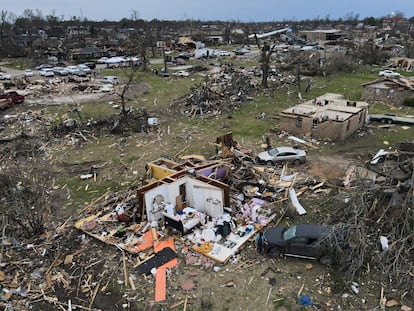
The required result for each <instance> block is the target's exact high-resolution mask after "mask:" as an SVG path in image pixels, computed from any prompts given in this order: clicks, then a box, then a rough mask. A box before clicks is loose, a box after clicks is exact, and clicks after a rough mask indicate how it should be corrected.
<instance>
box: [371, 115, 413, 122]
mask: <svg viewBox="0 0 414 311" xmlns="http://www.w3.org/2000/svg"><path fill="white" fill-rule="evenodd" d="M368 120H369V121H378V122H381V123H386V124H392V123H399V124H412V125H414V118H411V117H400V116H397V115H395V114H388V113H386V114H370V115H368Z"/></svg>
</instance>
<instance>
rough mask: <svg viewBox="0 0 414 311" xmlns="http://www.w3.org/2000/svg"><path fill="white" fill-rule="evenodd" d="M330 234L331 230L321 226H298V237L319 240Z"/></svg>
mask: <svg viewBox="0 0 414 311" xmlns="http://www.w3.org/2000/svg"><path fill="white" fill-rule="evenodd" d="M328 232H329V228H328V227H325V226H321V225H311V224H299V225H296V237H308V238H311V239H318V238H320V237H321V236H323V235H326V234H327V233H328Z"/></svg>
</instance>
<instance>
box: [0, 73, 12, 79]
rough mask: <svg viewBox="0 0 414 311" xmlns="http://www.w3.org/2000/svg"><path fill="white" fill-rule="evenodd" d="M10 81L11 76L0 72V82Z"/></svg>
mask: <svg viewBox="0 0 414 311" xmlns="http://www.w3.org/2000/svg"><path fill="white" fill-rule="evenodd" d="M10 79H11V75H9V74H8V73H4V72H0V80H10Z"/></svg>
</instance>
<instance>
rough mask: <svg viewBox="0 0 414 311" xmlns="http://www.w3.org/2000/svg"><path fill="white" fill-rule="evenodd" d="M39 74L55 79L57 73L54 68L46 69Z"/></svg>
mask: <svg viewBox="0 0 414 311" xmlns="http://www.w3.org/2000/svg"><path fill="white" fill-rule="evenodd" d="M39 74H40V75H41V76H42V77H54V76H55V73H54V72H53V69H52V68H45V69H42V70H40V71H39Z"/></svg>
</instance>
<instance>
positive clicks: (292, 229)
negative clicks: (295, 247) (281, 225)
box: [282, 226, 296, 241]
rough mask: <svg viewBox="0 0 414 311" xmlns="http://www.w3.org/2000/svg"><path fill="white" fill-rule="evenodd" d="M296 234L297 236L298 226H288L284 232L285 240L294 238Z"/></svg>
mask: <svg viewBox="0 0 414 311" xmlns="http://www.w3.org/2000/svg"><path fill="white" fill-rule="evenodd" d="M295 236H296V226H292V227H290V228H286V229H285V230H284V231H283V233H282V237H283V240H285V241H287V240H290V239H293V238H294V237H295Z"/></svg>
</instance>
